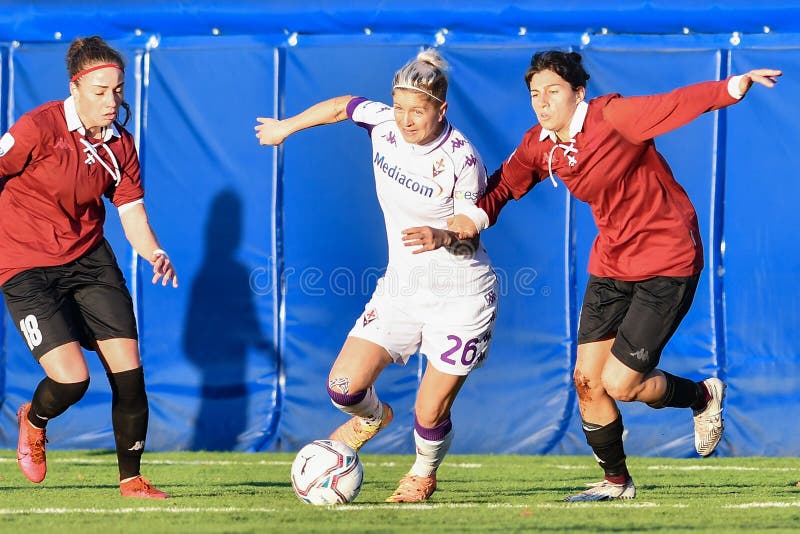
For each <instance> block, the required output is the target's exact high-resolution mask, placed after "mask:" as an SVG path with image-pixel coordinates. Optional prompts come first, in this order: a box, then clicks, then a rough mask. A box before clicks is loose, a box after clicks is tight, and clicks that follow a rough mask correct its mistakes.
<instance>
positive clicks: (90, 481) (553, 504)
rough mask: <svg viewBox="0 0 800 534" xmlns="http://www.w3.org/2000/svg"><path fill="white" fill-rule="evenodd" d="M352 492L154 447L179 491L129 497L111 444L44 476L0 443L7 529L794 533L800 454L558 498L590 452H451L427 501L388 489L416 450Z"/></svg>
mask: <svg viewBox="0 0 800 534" xmlns="http://www.w3.org/2000/svg"><path fill="white" fill-rule="evenodd" d="M361 456H362V461H363V462H364V473H365V482H364V485H363V487H362V490H361V494H360V495H359V496H358V498H357V499H356V502H355V503H352V504H349V505H343V506H336V507H313V506H310V505H306V504H304V503H302V502H300V501H299V500H298V499H297V498H296V497H295V495H294V493H293V491H292V488H291V486H290V484H289V466H290V463H291V460H292V458H293V455H292V454H240V453H201V452H200V453H187V452H184V453H147V454H146V456H145V465H144V468H143V472H144V475H145V476H147V477H149V478H150V479H151V480H152V481H153V482H154V483H155V485H156V486H157V487H159V488H160V489H162V490H164V491H167V492H169V493H171V494H172V495H173V498H172V499H168V500H166V501H154V500H142V499H123V498H121V497H119V495H118V490H117V485H116V483H115V480H116V479H115V475H116V462H115V458H114V455H113V454H112V453H109V452H104V451H50V452H48V469H49V471H48V475H47V479H46V480H45V481H44V482H42V483H41V484H38V485H35V484H31V483H29V482H28V481H27V480H25V479H24V478H23V476H22V474H21V473H20V472H19V469H18V468H17V465H16V460H15V455H14V451H12V450H2V451H0V532H23V533H25V532H48V533H57V534H61V533H64V534H69V533H73V532H76V533H80V534H91V533H95V532H96V533H112V532H135V533H162V532H167V533H168V532H193V533H194V532H280V533H284V532H285V533H294V532H316V533H319V532H342V533H347V534H350V533H359V532H370V533H372V532H376V533H378V532H405V533H414V532H431V533H433V532H625V531H639V532H664V533H667V532H683V531H693V532H736V531H739V532H765V531H769V532H796V531H797V530H798V529H800V488H799V487H796V486H795V483H796V482H797V481H798V480H800V459H796V458H724V459H714V458H711V459H702V460H701V459H690V460H675V459H659V458H629V466H630V468H631V472H632V474H633V476H634V479H635V480H636V486H637V490H638V494H637V497H636V499H634V500H630V501H614V502H606V503H564V502H562V499H563V497H564V496H565V495H567V494H569V493H572V492H575V491H579V490H581V489H582V485H583V484H584V483H586V482H593V481H596V480H599V469H598V468H597V466H596V465H595V464H594V461H593V459H592V457H590V456H567V457H565V456H462V455H452V456H449V457H448V458H447V461H446V462H445V464H444V465H443V466H442V467H441V468H440V470H439V489H438V491H437V492H436V493H435V494H434V495H433V498H432V499H431V500H430V501H428V502H427V503H424V504H421V505H394V504H386V503H384V502H383V500H384V499H385V498H386V497H387V496H388V495H389V494H390V493H391V492H392V491H393V490H394V488H395V484H396V482H397V480H398V479H399V478H400V476H401V475H402V474H403V473H404V472H405V470H406V469H407V468H408V467H409V465H410V463H411V462H412V460H413V459H412V457H411V456H389V455H375V454H367V453H365V454H362V455H361Z"/></svg>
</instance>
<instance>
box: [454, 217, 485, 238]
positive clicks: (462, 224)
mask: <svg viewBox="0 0 800 534" xmlns="http://www.w3.org/2000/svg"><path fill="white" fill-rule="evenodd" d="M447 229H448V230H450V231H451V232H453V233H454V234H456V237H458V239H460V240H466V239H473V238H474V237H475V236H477V235H478V228H477V227H476V226H475V223H474V222H472V219H470V218H469V217H467V216H466V215H464V214H462V213H457V214H456V215H453V216H452V217H450V218H449V219H447Z"/></svg>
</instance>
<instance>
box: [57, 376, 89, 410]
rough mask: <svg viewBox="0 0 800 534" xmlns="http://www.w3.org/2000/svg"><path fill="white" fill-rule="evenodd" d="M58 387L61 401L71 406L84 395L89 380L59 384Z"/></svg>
mask: <svg viewBox="0 0 800 534" xmlns="http://www.w3.org/2000/svg"><path fill="white" fill-rule="evenodd" d="M59 386H60V388H59V389H60V393H61V395H62V399H63V401H64V402H65V403H69V405H70V406H72V405H73V404H76V403H77V402H78V401H79V400H81V399H82V398H83V396H84V395H85V394H86V391H87V390H88V389H89V379H88V378H87V379H86V380H81V381H80V382H73V383H72V384H59Z"/></svg>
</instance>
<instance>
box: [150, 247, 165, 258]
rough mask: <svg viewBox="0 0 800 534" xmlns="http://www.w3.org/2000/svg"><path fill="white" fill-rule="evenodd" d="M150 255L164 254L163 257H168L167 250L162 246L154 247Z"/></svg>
mask: <svg viewBox="0 0 800 534" xmlns="http://www.w3.org/2000/svg"><path fill="white" fill-rule="evenodd" d="M150 256H151V257H153V256H164V257H165V258H167V259H169V254H167V251H166V250H164V249H163V248H157V249H155V250H154V251H153V252H152V253H151V254H150Z"/></svg>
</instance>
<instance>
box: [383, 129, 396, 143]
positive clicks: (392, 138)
mask: <svg viewBox="0 0 800 534" xmlns="http://www.w3.org/2000/svg"><path fill="white" fill-rule="evenodd" d="M381 137H383V138H384V139H386V141H387V142H389V143H392V144H393V145H394V146H397V138H396V137H395V136H394V132H388V133H387V134H386V135H382V136H381Z"/></svg>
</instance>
